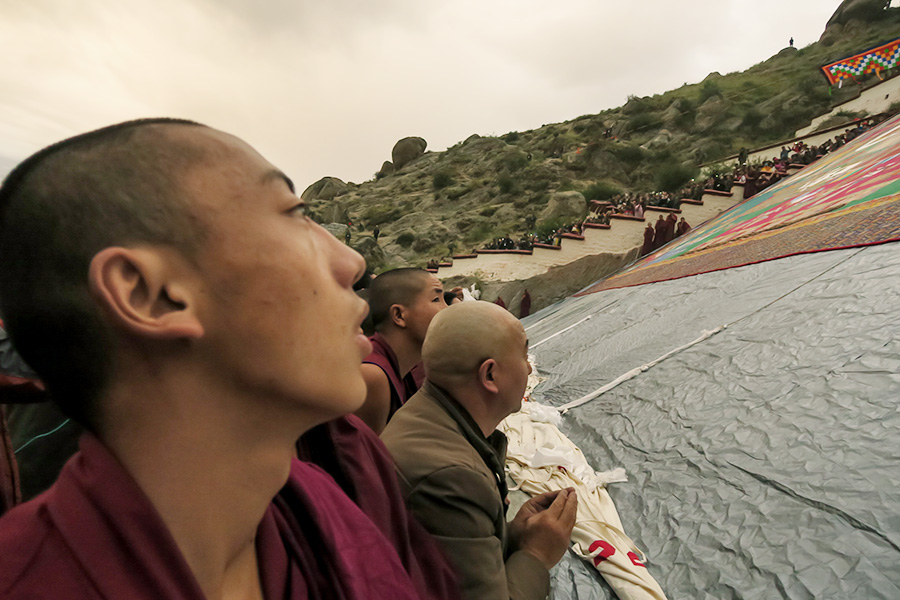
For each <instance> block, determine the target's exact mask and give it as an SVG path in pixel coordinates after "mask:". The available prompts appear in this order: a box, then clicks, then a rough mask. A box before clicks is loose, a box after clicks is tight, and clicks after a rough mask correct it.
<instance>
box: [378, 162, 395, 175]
mask: <svg viewBox="0 0 900 600" xmlns="http://www.w3.org/2000/svg"><path fill="white" fill-rule="evenodd" d="M393 172H394V163H392V162H391V161H389V160H386V161H384V162H383V163H381V169H380V170H379V171H378V173H376V176H378V177H387V176H388V175H390V174H391V173H393Z"/></svg>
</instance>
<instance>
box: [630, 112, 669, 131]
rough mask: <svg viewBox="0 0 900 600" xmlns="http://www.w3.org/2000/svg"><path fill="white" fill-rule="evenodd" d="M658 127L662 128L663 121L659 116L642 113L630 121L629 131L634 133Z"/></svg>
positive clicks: (632, 117)
mask: <svg viewBox="0 0 900 600" xmlns="http://www.w3.org/2000/svg"><path fill="white" fill-rule="evenodd" d="M658 127H662V120H661V119H660V118H659V115H656V114H653V113H646V112H642V113H639V114H636V115H633V116H631V117H630V118H629V119H628V129H629V130H630V131H632V132H639V131H647V130H648V129H656V128H658Z"/></svg>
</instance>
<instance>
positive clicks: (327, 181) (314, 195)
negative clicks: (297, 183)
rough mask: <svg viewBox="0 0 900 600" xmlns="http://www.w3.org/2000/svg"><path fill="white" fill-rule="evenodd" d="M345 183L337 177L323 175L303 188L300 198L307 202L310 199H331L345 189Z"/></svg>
mask: <svg viewBox="0 0 900 600" xmlns="http://www.w3.org/2000/svg"><path fill="white" fill-rule="evenodd" d="M347 187H348V186H347V184H346V183H344V182H343V181H341V180H340V179H338V178H337V177H323V178H322V179H320V180H318V181H317V182H315V183H314V184H312V185H310V186H309V187H308V188H306V189H305V190H303V193H302V194H300V198H301V199H302V200H305V201H307V202H310V201H312V200H331V199H333V198H334V197H335V196H339V195H340V194H342V193H344V192H346V191H347Z"/></svg>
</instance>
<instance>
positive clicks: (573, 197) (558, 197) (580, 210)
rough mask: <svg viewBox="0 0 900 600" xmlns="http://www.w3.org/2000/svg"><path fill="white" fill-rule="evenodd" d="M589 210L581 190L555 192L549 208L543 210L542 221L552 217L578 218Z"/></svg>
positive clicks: (548, 204) (551, 197)
mask: <svg viewBox="0 0 900 600" xmlns="http://www.w3.org/2000/svg"><path fill="white" fill-rule="evenodd" d="M586 212H587V201H586V200H585V199H584V195H583V194H582V193H581V192H555V193H554V194H553V195H551V196H550V201H549V202H548V203H547V208H545V209H544V210H543V211H541V216H540V221H542V222H544V221H549V220H551V219H569V218H571V219H577V218H580V217H583V216H584V215H585V213H586Z"/></svg>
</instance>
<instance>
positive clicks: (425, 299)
mask: <svg viewBox="0 0 900 600" xmlns="http://www.w3.org/2000/svg"><path fill="white" fill-rule="evenodd" d="M369 307H370V309H371V312H372V316H371V319H372V326H373V327H374V328H375V335H373V336H372V337H371V338H369V341H370V342H371V343H372V352H371V354H369V355H368V356H367V357H366V358H365V360H364V361H363V363H364V364H363V366H362V373H363V377H364V378H365V381H366V390H367V391H366V400H365V402H364V403H363V405H362V406H361V407H359V408H358V409H357V410H356V415H357V416H358V417H359V418H360V419H362V420H363V421H364V422H365V423H366V425H368V426H369V427H370V428H371V429H372V431H374V432H375V433H381V430H382V429H384V426H385V425H386V424H387V422H388V421H390V419H391V417H392V416H393V415H394V413H395V412H397V409H398V408H400V407H401V406H403V404H404V403H405V402H406V400H407V398H409V397H410V396H412V395H413V394H415V393H416V391H417V390H418V389H419V386H418V385H416V382H415V379H414V377H413V376H412V375H410V371H411V370H412V368H413V367H415V366H416V365H417V364H418V363H419V362H421V361H422V342H424V341H425V332H426V331H428V324H429V323H431V319H432V318H433V317H434V315H436V314H437V313H438V311H440V310H442V309H444V308H447V304H446V302H445V301H444V290H443V288H442V287H441V282H440V280H438V278H437V277H435V276H434V275H432V274H431V273H429V272H428V271H423V270H422V269H413V268H403V269H394V270H392V271H387V272H385V273H382V274H381V275H379V276H378V277H376V278H375V280H374V281H373V282H372V285H371V286H370V287H369Z"/></svg>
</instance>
